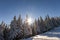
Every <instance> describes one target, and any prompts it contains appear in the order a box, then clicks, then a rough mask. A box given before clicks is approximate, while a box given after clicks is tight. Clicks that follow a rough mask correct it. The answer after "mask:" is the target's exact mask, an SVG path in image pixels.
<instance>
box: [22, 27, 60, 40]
mask: <svg viewBox="0 0 60 40" xmlns="http://www.w3.org/2000/svg"><path fill="white" fill-rule="evenodd" d="M22 40H60V27H56V28H54V29H52V30H50V31H48V32H46V33H43V34H40V35H36V36H34V37H31V38H27V39H22Z"/></svg>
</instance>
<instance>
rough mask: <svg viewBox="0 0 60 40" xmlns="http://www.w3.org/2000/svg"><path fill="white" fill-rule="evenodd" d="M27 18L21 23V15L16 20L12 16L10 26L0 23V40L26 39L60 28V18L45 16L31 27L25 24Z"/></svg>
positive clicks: (35, 21) (36, 20)
mask: <svg viewBox="0 0 60 40" xmlns="http://www.w3.org/2000/svg"><path fill="white" fill-rule="evenodd" d="M27 18H28V16H26V19H25V21H24V22H22V18H21V15H20V16H19V17H18V19H17V18H16V16H14V18H13V20H12V21H11V23H10V25H7V24H5V23H4V22H2V23H1V24H0V40H19V39H22V38H28V37H31V36H34V35H37V34H41V33H44V32H46V31H49V30H51V29H53V28H54V27H58V26H60V17H49V15H47V16H46V17H45V19H44V20H43V18H42V17H41V16H40V17H39V18H38V19H35V20H34V22H33V23H32V24H31V25H28V23H26V20H27Z"/></svg>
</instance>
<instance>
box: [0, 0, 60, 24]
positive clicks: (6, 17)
mask: <svg viewBox="0 0 60 40" xmlns="http://www.w3.org/2000/svg"><path fill="white" fill-rule="evenodd" d="M19 14H21V17H22V18H23V19H24V18H25V16H26V14H28V15H29V16H31V17H32V18H38V17H39V16H42V17H43V18H45V16H46V15H47V14H48V15H49V16H50V17H53V16H60V0H0V23H1V21H4V22H5V23H7V24H9V23H10V22H11V20H13V17H14V16H15V15H16V16H17V17H18V16H19Z"/></svg>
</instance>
